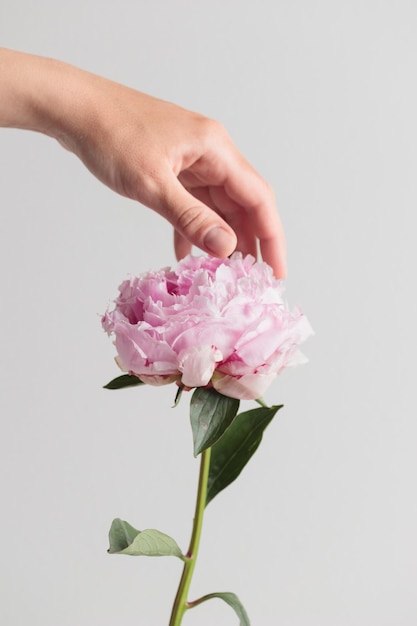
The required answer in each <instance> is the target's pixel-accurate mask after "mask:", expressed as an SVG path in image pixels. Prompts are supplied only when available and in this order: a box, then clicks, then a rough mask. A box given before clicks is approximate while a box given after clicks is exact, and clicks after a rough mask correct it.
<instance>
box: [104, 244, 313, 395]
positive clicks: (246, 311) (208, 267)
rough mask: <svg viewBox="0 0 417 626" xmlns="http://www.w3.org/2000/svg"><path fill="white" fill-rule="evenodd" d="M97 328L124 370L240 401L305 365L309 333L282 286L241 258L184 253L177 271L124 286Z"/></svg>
mask: <svg viewBox="0 0 417 626" xmlns="http://www.w3.org/2000/svg"><path fill="white" fill-rule="evenodd" d="M102 324H103V328H104V329H105V330H106V331H107V333H108V334H109V335H113V336H114V338H115V341H114V343H115V346H116V350H117V357H116V361H117V363H118V365H119V367H120V368H121V369H122V370H123V371H124V372H129V373H131V374H135V375H136V376H138V377H139V378H140V379H141V380H142V381H143V382H145V383H150V384H154V385H162V384H166V383H170V382H173V381H177V382H178V383H180V384H182V385H184V386H185V387H205V386H207V385H212V386H213V387H214V388H215V389H216V390H217V391H219V392H220V393H222V394H224V395H226V396H230V397H233V398H239V399H245V400H250V399H255V398H259V397H261V396H262V394H263V393H264V391H265V390H266V388H267V387H268V386H269V384H270V383H271V382H272V380H274V378H275V377H276V376H277V375H278V374H279V373H280V372H281V371H282V370H283V369H284V368H285V367H288V366H290V365H297V364H299V363H302V362H304V361H305V357H304V356H303V355H302V354H301V352H300V351H299V349H298V345H299V344H300V343H301V342H302V341H304V340H305V339H306V338H307V337H309V336H310V335H311V334H312V329H311V326H310V324H309V322H308V321H307V319H306V317H305V316H304V315H303V314H302V313H301V312H300V311H299V310H298V309H295V310H294V311H293V312H291V311H290V310H289V309H288V307H287V305H286V303H285V301H284V299H283V281H280V280H277V279H275V278H274V276H273V274H272V270H271V268H270V267H269V266H268V265H267V264H266V263H263V262H255V259H254V258H253V257H252V256H250V255H248V256H246V257H243V256H242V255H241V254H240V253H235V254H233V255H232V257H231V258H229V259H217V258H214V257H209V256H200V257H195V256H191V255H189V256H187V257H186V258H185V259H183V260H182V261H180V262H179V264H178V266H177V268H176V269H170V268H164V269H161V270H159V271H157V272H148V273H146V274H142V275H141V276H139V277H137V278H131V279H129V280H126V281H124V282H123V283H122V284H121V285H120V287H119V297H118V298H117V299H116V300H115V307H114V308H113V309H112V310H111V311H110V310H109V311H107V312H106V313H105V315H104V316H103V319H102Z"/></svg>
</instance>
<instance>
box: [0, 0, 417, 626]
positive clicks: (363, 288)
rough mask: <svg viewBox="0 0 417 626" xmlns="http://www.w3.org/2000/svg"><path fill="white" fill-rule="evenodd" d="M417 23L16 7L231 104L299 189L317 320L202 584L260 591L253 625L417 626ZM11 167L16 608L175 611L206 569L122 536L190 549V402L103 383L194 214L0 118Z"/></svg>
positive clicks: (2, 166) (296, 284) (10, 29)
mask: <svg viewBox="0 0 417 626" xmlns="http://www.w3.org/2000/svg"><path fill="white" fill-rule="evenodd" d="M416 27H417V5H416V3H415V1H414V0H409V1H407V0H396V2H394V1H384V0H379V1H377V0H374V1H372V0H361V1H357V0H352V1H351V2H348V3H347V2H341V1H330V0H328V1H325V0H320V1H312V2H310V1H308V0H304V1H302V0H291V1H290V0H278V1H277V2H272V1H266V0H264V1H263V0H259V1H257V2H248V1H244V0H243V1H242V0H229V1H228V0H211V1H210V2H201V1H199V0H194V1H191V0H189V1H186V0H176V1H175V2H170V1H168V0H165V1H162V0H153V1H152V2H150V1H148V2H145V1H144V0H136V1H135V2H133V1H131V2H129V1H128V0H118V2H115V1H113V2H109V1H108V0H102V1H100V2H99V1H98V0H94V1H90V2H89V1H86V0H83V1H81V0H71V2H53V1H52V0H37V1H36V2H29V0H2V2H1V5H0V41H1V43H2V45H4V46H6V47H10V48H15V49H21V50H25V51H28V52H34V53H38V54H43V55H47V56H53V57H57V58H60V59H63V60H66V61H69V62H71V63H73V64H75V65H79V66H81V67H83V68H85V69H88V70H91V71H93V72H96V73H99V74H103V75H105V76H108V77H110V78H112V79H114V80H117V81H119V82H123V83H126V84H129V85H130V86H133V87H136V88H138V89H139V90H142V91H145V92H149V93H152V94H154V95H156V96H159V97H162V98H164V99H166V100H172V101H174V102H177V103H178V104H181V105H182V106H184V107H186V108H188V109H193V110H197V111H199V112H201V113H204V114H206V115H208V116H210V117H214V118H216V119H218V120H219V121H221V122H222V123H223V124H224V125H225V126H226V127H227V129H228V130H229V132H230V134H231V135H232V137H233V138H234V140H235V142H236V143H237V145H238V146H239V148H240V149H241V150H242V151H243V152H244V154H245V155H246V156H247V158H248V159H249V160H250V161H251V162H252V163H253V164H254V165H255V167H256V168H257V169H258V170H259V171H260V172H261V173H262V175H264V176H265V178H267V179H268V180H269V182H270V183H271V184H272V185H273V186H274V188H275V190H276V195H277V199H278V202H279V206H280V211H281V214H282V217H283V221H284V225H285V228H286V233H287V238H288V247H289V278H288V287H287V294H288V298H289V301H290V303H291V304H295V303H298V304H299V305H300V306H301V308H302V309H303V311H304V312H305V313H306V314H307V316H308V317H309V319H310V321H311V323H312V325H313V327H314V329H315V331H316V336H315V337H314V338H313V339H312V340H310V341H309V342H308V343H307V344H306V345H305V348H304V351H305V353H306V354H307V355H308V356H309V358H310V363H309V364H308V365H306V366H303V367H302V368H299V369H297V370H293V371H291V372H288V373H285V374H284V375H283V376H282V377H281V378H280V379H279V380H278V381H277V382H276V383H275V384H274V385H273V386H272V387H271V388H270V390H269V391H268V393H267V394H266V400H267V401H268V402H270V403H280V402H283V403H284V404H285V409H284V410H283V411H282V412H281V413H280V414H279V416H278V417H277V419H276V421H275V423H273V424H272V425H271V426H270V427H269V429H268V430H267V432H266V434H265V438H264V441H263V443H262V446H261V449H260V450H259V452H258V454H257V455H256V456H255V457H254V459H253V461H252V462H251V464H250V465H249V466H248V467H247V468H246V471H245V472H244V474H242V476H241V477H240V479H239V480H238V481H237V482H236V483H235V484H234V485H233V486H231V487H230V488H229V489H228V490H227V491H226V492H224V493H223V494H221V495H219V497H218V498H217V499H216V500H215V501H214V502H213V503H212V504H210V506H209V507H208V509H207V515H206V521H205V528H204V534H203V543H202V549H201V556H200V560H199V562H198V565H197V568H196V572H195V578H194V581H193V586H192V594H191V595H192V597H197V596H198V595H201V594H204V593H208V592H211V591H216V590H219V591H221V590H230V591H235V592H236V593H237V594H238V595H239V596H240V598H241V599H242V601H243V602H244V604H245V606H246V608H247V610H248V613H249V615H250V617H251V619H252V624H253V626H275V625H277V624H279V625H280V626H316V625H317V626H319V625H320V626H335V625H337V626H374V625H376V624H378V626H391V625H392V626H394V625H395V626H398V625H400V626H414V625H415V624H416V623H417V595H416V582H417V565H416V563H417V539H416V527H417V499H416V476H417V472H416V469H417V459H416V438H417V426H416V408H415V405H416V402H415V388H416V385H415V370H416V368H415V351H416V320H417V317H416V314H417V307H416V293H415V292H416V278H415V268H416V251H415V239H416V235H415V231H416V218H415V211H416V200H417V193H416V165H417V158H416V145H417V132H416V130H417V123H416V111H417V97H416V60H417V58H416V57H417V45H416ZM0 97H1V94H0ZM0 180H1V188H0V203H1V228H0V255H1V263H0V289H1V308H0V343H1V366H0V367H1V371H0V380H1V398H0V403H1V404H0V410H1V438H0V490H1V517H0V532H1V535H0V536H1V552H0V554H1V556H0V563H1V564H0V600H1V602H0V623H1V624H2V625H3V624H4V626H26V625H30V626H113V625H117V626H137V625H138V624H141V625H143V626H163V625H165V624H167V623H168V617H169V613H170V606H171V603H172V600H173V597H174V594H175V590H176V586H177V582H178V579H179V575H180V570H181V563H180V561H177V560H176V559H145V558H140V559H134V558H128V557H126V558H124V557H118V556H109V555H107V553H106V549H107V545H108V544H107V531H108V528H109V526H110V523H111V520H112V519H113V518H114V517H122V518H123V519H127V520H128V521H130V522H131V523H132V524H133V525H134V526H136V527H137V528H140V529H144V528H149V527H151V528H152V527H156V528H159V529H160V530H162V531H165V532H167V533H168V534H171V535H172V536H173V537H175V538H176V539H177V541H178V543H179V544H180V546H181V547H183V548H184V549H185V548H186V545H187V543H188V538H189V533H190V529H191V521H192V514H193V506H194V505H193V500H194V492H195V486H196V479H197V471H198V467H197V464H196V461H194V459H193V458H192V451H191V434H190V427H189V423H188V403H187V399H183V402H182V405H181V406H180V407H179V408H177V409H175V410H174V409H171V404H172V399H173V394H174V389H173V388H171V387H169V388H163V389H155V388H142V389H139V390H138V389H136V390H126V391H124V392H123V391H122V392H109V391H105V390H103V389H102V388H101V386H102V385H103V384H104V383H106V382H107V381H108V380H109V379H111V378H113V377H114V376H116V375H117V374H118V370H117V368H116V366H115V365H114V363H113V360H112V359H113V355H114V349H113V347H112V345H111V342H110V341H109V340H108V339H107V337H106V336H105V334H104V333H103V332H102V330H101V327H100V318H99V314H100V313H102V312H103V311H104V310H105V308H106V306H107V304H108V302H109V301H110V300H111V299H113V298H114V297H115V296H116V290H117V286H118V284H119V283H120V282H121V280H122V279H124V278H125V277H126V276H127V274H128V273H140V272H143V271H145V270H147V269H156V268H158V267H161V266H165V265H169V264H172V263H174V254H173V250H172V246H171V229H170V226H169V225H168V224H167V223H165V222H164V221H163V220H162V218H160V217H159V216H157V215H156V214H153V213H152V212H151V211H149V210H148V209H145V208H144V207H141V206H138V205H136V204H135V203H134V202H132V201H129V200H126V199H124V198H121V197H118V196H116V195H115V194H114V193H112V192H111V191H109V190H108V189H107V188H105V187H104V186H102V185H101V184H100V183H99V182H97V181H96V180H95V179H94V178H93V177H92V176H91V175H90V174H89V173H88V172H87V170H85V169H84V167H83V166H82V165H81V163H80V162H78V161H77V159H76V157H74V156H73V155H71V154H69V153H67V152H65V151H64V150H62V149H61V148H60V146H59V145H58V144H57V143H55V142H54V141H53V140H51V139H50V138H46V137H43V136H40V135H37V134H35V133H27V132H26V133H25V132H23V131H18V130H2V131H1V132H0ZM250 406H252V405H250ZM247 408H249V403H248V407H247ZM214 623H215V624H224V625H225V626H226V625H227V624H236V623H237V620H236V618H235V616H234V614H233V613H232V612H231V610H230V608H229V607H227V606H226V605H223V604H221V603H220V602H219V601H213V602H212V604H211V605H210V604H206V605H203V606H202V607H199V608H198V609H196V610H195V611H193V612H190V613H189V614H187V615H186V617H185V619H184V625H187V626H188V625H189V626H192V625H194V624H195V625H196V626H197V625H198V626H209V625H212V624H214Z"/></svg>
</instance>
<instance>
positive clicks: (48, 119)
mask: <svg viewBox="0 0 417 626" xmlns="http://www.w3.org/2000/svg"><path fill="white" fill-rule="evenodd" d="M82 74H85V73H84V72H83V71H82V70H79V69H78V68H75V67H72V66H71V65H68V64H66V63H63V62H61V61H56V60H54V59H48V58H44V57H40V56H35V55H31V54H25V53H22V52H15V51H14V50H8V49H5V48H0V126H3V127H9V128H22V129H26V130H34V131H38V132H41V133H44V134H46V135H50V136H52V137H55V138H57V139H61V138H64V137H65V135H66V134H67V132H69V131H70V126H74V127H75V125H79V124H80V119H79V118H80V117H81V109H82V107H77V106H76V103H77V102H79V101H80V98H79V97H78V98H77V93H76V91H77V90H79V86H80V83H81V84H82V81H80V76H79V75H82Z"/></svg>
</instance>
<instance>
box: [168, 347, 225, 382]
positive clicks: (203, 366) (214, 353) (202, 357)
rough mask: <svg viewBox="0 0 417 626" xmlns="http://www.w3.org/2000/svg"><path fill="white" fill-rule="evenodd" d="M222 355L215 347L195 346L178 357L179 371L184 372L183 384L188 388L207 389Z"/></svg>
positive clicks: (183, 351)
mask: <svg viewBox="0 0 417 626" xmlns="http://www.w3.org/2000/svg"><path fill="white" fill-rule="evenodd" d="M221 360H222V353H221V352H220V350H218V349H217V348H216V347H215V346H210V345H203V346H201V345H200V346H199V345H197V346H196V345H194V346H192V347H191V348H186V349H185V350H182V351H181V352H180V353H179V355H178V369H179V370H180V372H182V377H181V382H182V384H183V385H185V386H186V387H190V388H192V387H205V386H206V385H208V384H209V382H210V379H211V377H212V375H213V371H214V368H215V366H216V363H218V362H220V361H221Z"/></svg>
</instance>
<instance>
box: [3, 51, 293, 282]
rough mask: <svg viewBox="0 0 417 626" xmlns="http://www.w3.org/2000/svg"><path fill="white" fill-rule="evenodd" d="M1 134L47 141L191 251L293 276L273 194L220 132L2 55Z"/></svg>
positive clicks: (84, 78)
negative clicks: (14, 132) (245, 259)
mask: <svg viewBox="0 0 417 626" xmlns="http://www.w3.org/2000/svg"><path fill="white" fill-rule="evenodd" d="M0 94H1V97H0V126H2V127H10V128H21V129H27V130H33V131H38V132H41V133H44V134H46V135H49V136H51V137H53V138H55V139H57V140H58V141H59V142H60V144H61V145H63V146H64V147H65V148H67V149H68V150H70V151H71V152H73V153H74V154H76V155H77V156H78V157H79V158H80V159H81V161H82V162H83V163H84V165H85V166H86V167H87V168H88V169H89V170H90V171H91V172H92V173H93V174H94V175H95V176H96V177H97V178H98V179H99V180H100V181H102V182H103V183H104V184H106V185H107V186H108V187H110V188H111V189H113V190H114V191H116V192H118V193H119V194H121V195H122V196H127V197H128V198H131V199H133V200H137V201H138V202H140V203H141V204H143V205H145V206H147V207H149V208H151V209H153V210H154V211H156V212H157V213H159V214H160V215H162V216H163V217H165V218H166V219H167V220H168V221H169V222H170V223H171V224H172V226H173V227H174V247H175V253H176V256H177V258H182V257H184V256H185V255H186V254H188V253H189V252H191V247H192V246H193V245H194V246H197V247H198V248H200V249H202V250H204V251H205V252H208V253H210V254H212V255H214V256H219V257H226V256H229V255H230V254H231V253H232V252H233V251H234V250H236V249H237V250H240V251H241V252H242V253H243V254H248V253H250V254H252V255H254V256H256V255H257V247H258V242H259V247H260V251H261V255H262V258H263V259H264V260H265V261H266V262H267V263H269V265H271V267H272V268H273V271H274V273H275V275H276V276H277V277H278V278H283V277H285V275H286V246H285V237H284V232H283V228H282V225H281V221H280V219H279V215H278V211H277V208H276V204H275V199H274V194H273V191H272V189H271V187H270V186H269V185H268V183H267V182H266V181H265V180H264V179H263V178H261V176H260V175H259V174H258V173H257V172H256V171H255V170H254V169H253V167H252V166H251V165H250V164H249V163H248V162H247V161H246V159H245V158H244V157H243V156H242V155H241V154H240V152H239V151H238V150H237V148H236V146H235V145H234V143H233V141H232V140H231V138H230V137H229V135H228V134H227V132H226V130H225V129H224V128H223V126H222V125H221V124H219V123H218V122H216V121H214V120H211V119H208V118H206V117H204V116H202V115H199V114H197V113H192V112H190V111H187V110H186V109H183V108H181V107H178V106H176V105H175V104H171V103H169V102H165V101H163V100H158V99H156V98H153V97H151V96H149V95H146V94H144V93H141V92H139V91H136V90H134V89H131V88H129V87H125V86H124V85H120V84H118V83H115V82H113V81H111V80H108V79H106V78H102V77H100V76H96V75H94V74H91V73H89V72H86V71H84V70H81V69H78V68H76V67H73V66H71V65H68V64H66V63H63V62H61V61H56V60H53V59H47V58H44V57H38V56H34V55H29V54H24V53H21V52H15V51H12V50H7V49H4V48H0Z"/></svg>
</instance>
